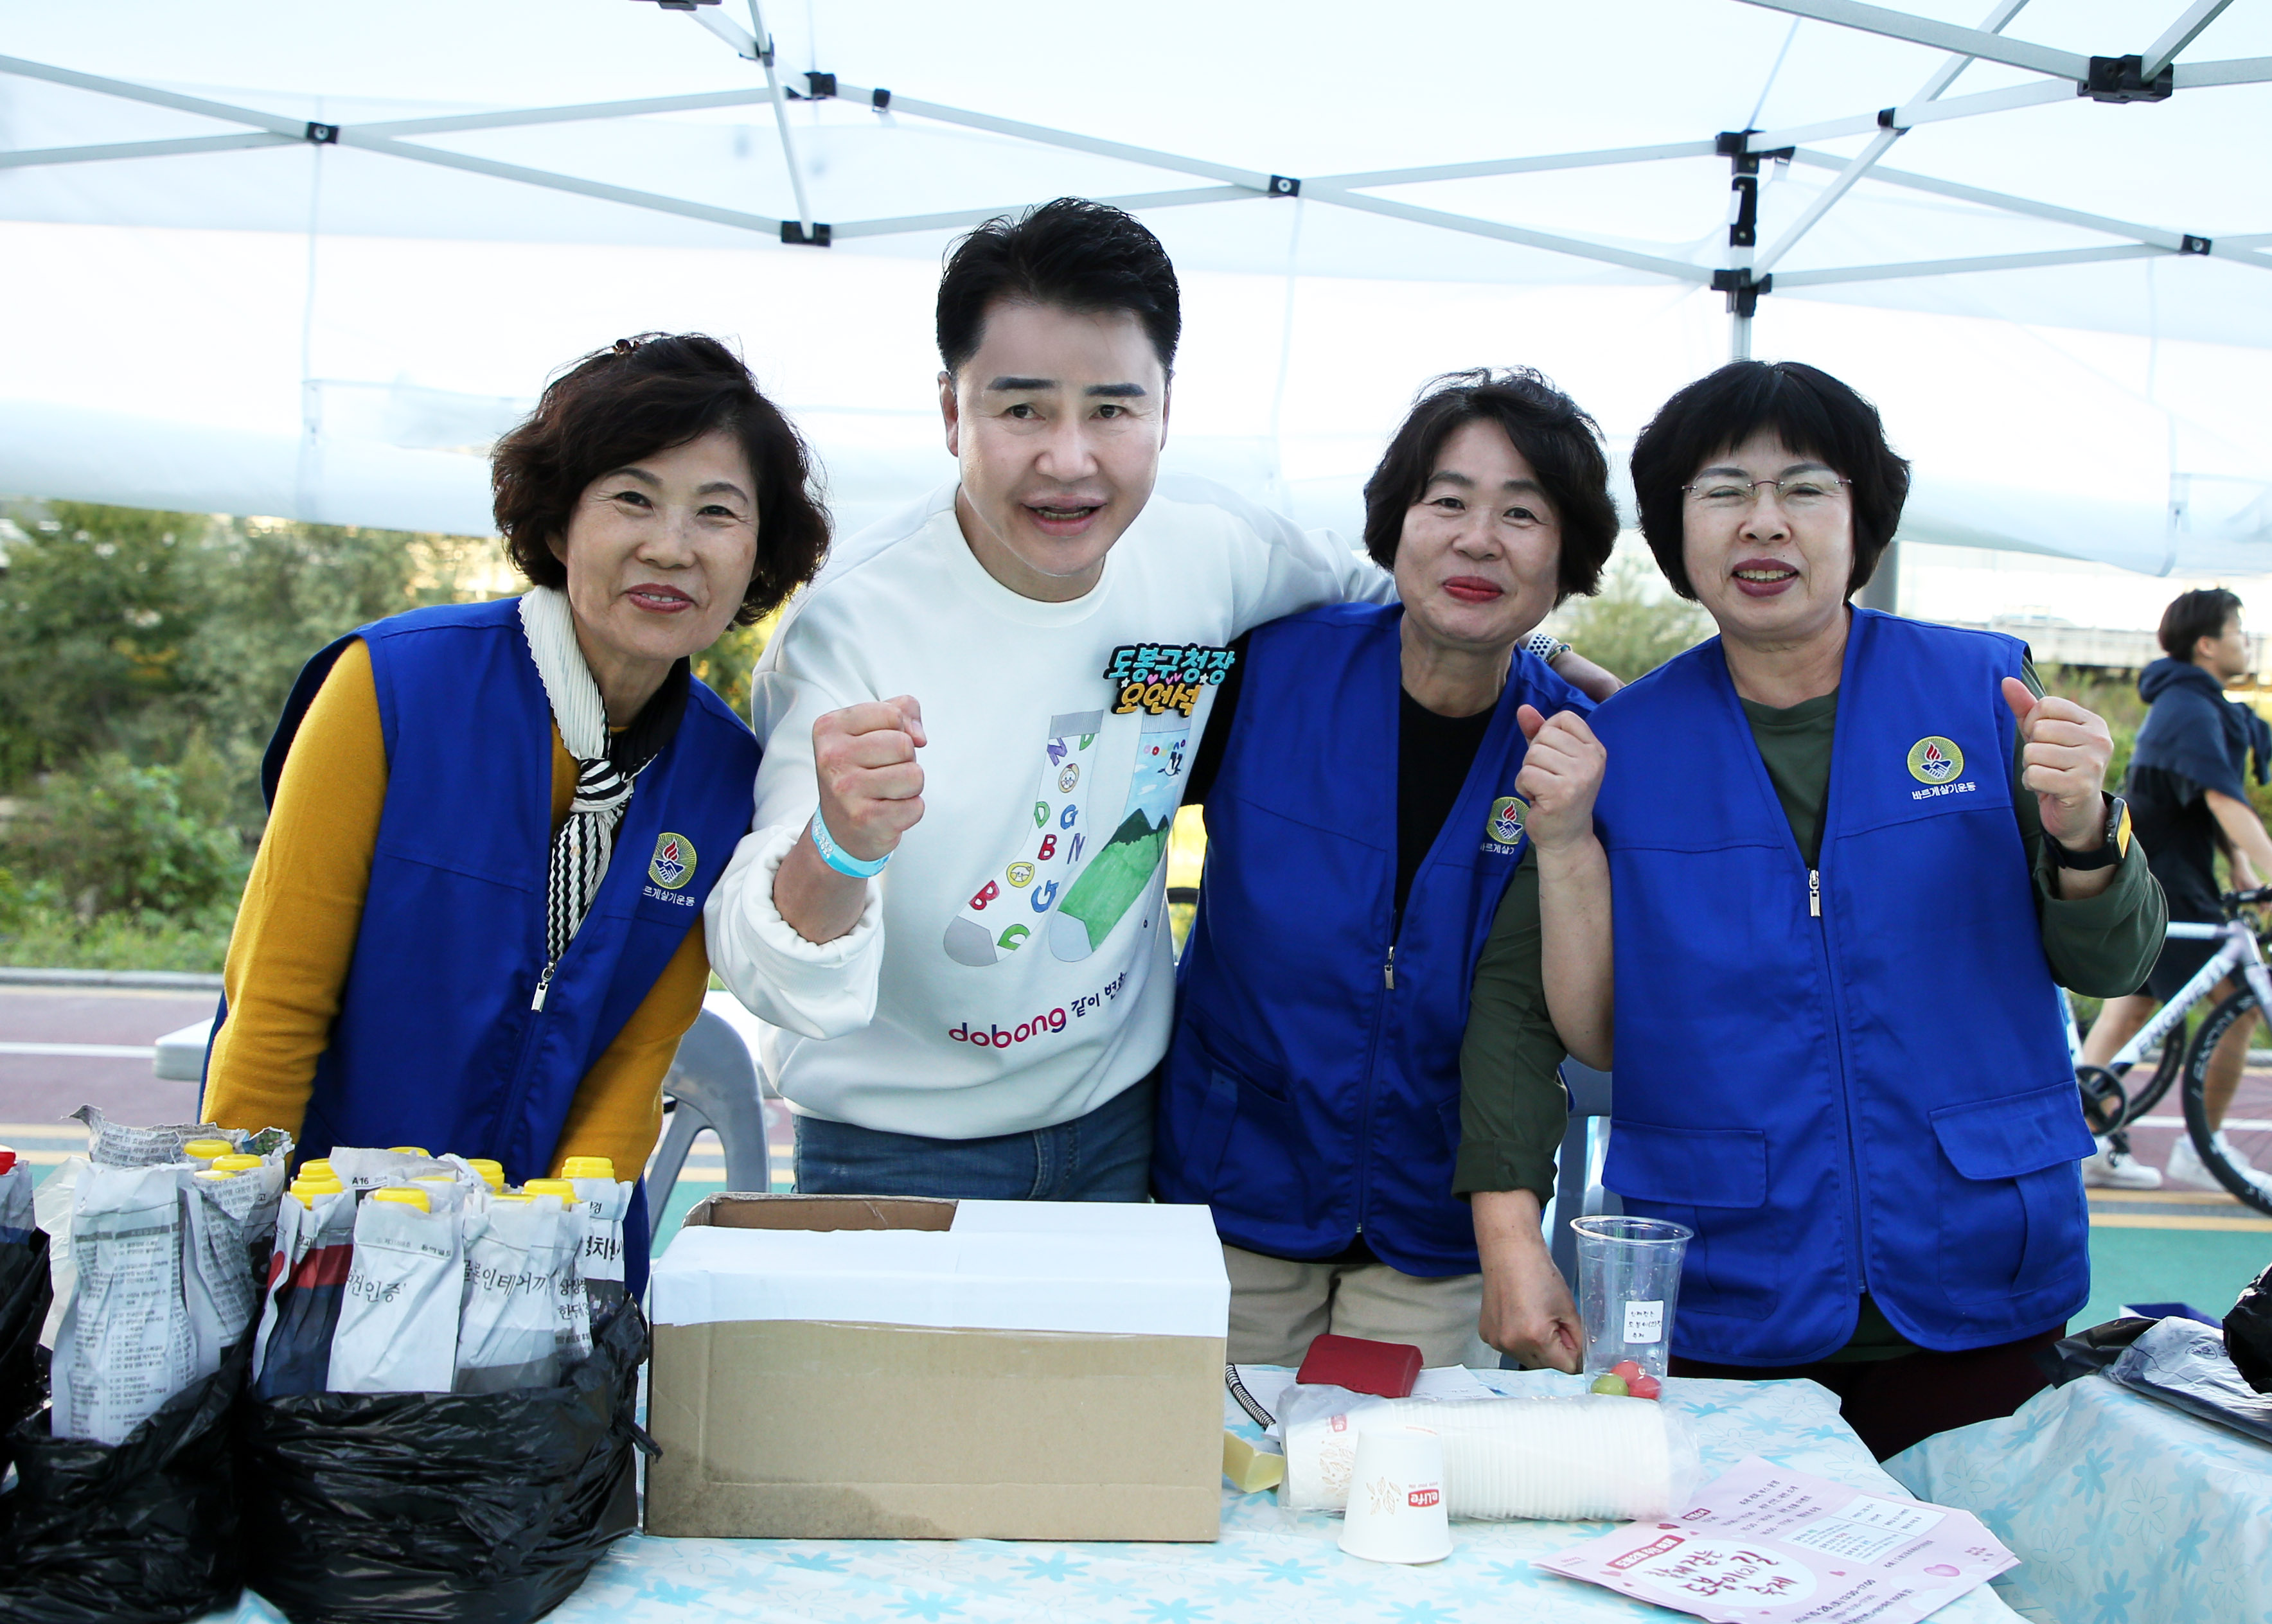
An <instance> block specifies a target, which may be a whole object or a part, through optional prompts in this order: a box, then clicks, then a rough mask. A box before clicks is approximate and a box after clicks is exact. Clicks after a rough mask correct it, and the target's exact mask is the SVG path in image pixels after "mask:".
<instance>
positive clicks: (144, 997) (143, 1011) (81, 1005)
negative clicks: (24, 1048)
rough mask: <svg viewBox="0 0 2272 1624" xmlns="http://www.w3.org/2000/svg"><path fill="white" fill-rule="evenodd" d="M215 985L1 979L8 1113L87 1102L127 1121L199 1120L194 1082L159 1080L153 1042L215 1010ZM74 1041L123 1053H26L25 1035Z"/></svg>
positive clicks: (65, 1108)
mask: <svg viewBox="0 0 2272 1624" xmlns="http://www.w3.org/2000/svg"><path fill="white" fill-rule="evenodd" d="M212 1017H213V995H212V994H210V993H189V994H183V993H174V992H144V991H140V990H138V989H130V988H124V987H99V988H98V987H86V988H81V987H70V988H62V987H9V986H0V1121H5V1122H49V1121H54V1120H55V1119H56V1118H57V1117H60V1116H62V1115H64V1114H66V1113H68V1112H71V1111H75V1110H77V1109H78V1107H79V1106H82V1105H97V1106H101V1107H102V1109H103V1112H104V1114H106V1115H109V1116H113V1117H116V1118H117V1119H118V1120H119V1121H127V1122H193V1121H197V1108H198V1090H197V1085H196V1084H192V1083H161V1082H160V1081H158V1079H157V1078H156V1077H154V1076H152V1075H151V1071H150V1056H149V1054H147V1053H145V1052H142V1051H146V1050H147V1049H148V1048H149V1047H150V1046H151V1045H153V1044H154V1043H155V1042H156V1041H157V1040H158V1039H160V1038H161V1037H162V1036H164V1035H165V1034H166V1033H168V1032H176V1031H179V1030H180V1029H181V1028H182V1027H184V1026H187V1025H189V1024H191V1023H192V1022H196V1021H203V1020H210V1019H211V1018H212ZM49 1044H52V1045H57V1046H64V1045H70V1046H79V1047H93V1048H95V1049H97V1050H98V1051H99V1050H100V1049H102V1048H114V1049H127V1050H132V1051H135V1052H134V1053H131V1054H101V1053H99V1052H98V1053H93V1054H87V1053H79V1054H26V1053H22V1052H20V1051H18V1050H15V1049H14V1048H13V1046H17V1045H49Z"/></svg>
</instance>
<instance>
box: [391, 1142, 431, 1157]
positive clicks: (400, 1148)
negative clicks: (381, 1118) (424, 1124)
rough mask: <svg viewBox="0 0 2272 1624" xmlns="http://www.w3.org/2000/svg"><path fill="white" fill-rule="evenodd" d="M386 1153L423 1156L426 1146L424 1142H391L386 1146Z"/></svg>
mask: <svg viewBox="0 0 2272 1624" xmlns="http://www.w3.org/2000/svg"><path fill="white" fill-rule="evenodd" d="M386 1153H387V1154H388V1155H389V1156H423V1155H425V1154H426V1147H425V1146H424V1145H422V1144H390V1145H388V1146H387V1147H386Z"/></svg>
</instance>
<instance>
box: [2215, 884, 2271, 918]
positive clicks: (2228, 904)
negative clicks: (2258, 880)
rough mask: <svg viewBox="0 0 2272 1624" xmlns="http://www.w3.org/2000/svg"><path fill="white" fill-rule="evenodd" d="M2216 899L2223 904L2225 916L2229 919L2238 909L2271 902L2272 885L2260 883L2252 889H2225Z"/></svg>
mask: <svg viewBox="0 0 2272 1624" xmlns="http://www.w3.org/2000/svg"><path fill="white" fill-rule="evenodd" d="M2217 900H2218V901H2219V902H2221V903H2223V905H2224V916H2225V918H2227V919H2231V917H2232V916H2233V913H2235V912H2236V911H2237V910H2238V909H2241V908H2253V907H2255V906H2257V905H2260V904H2261V903H2268V902H2272V885H2260V886H2258V887H2257V888H2256V889H2255V890H2253V891H2227V892H2225V893H2224V895H2223V896H2222V897H2220V898H2217Z"/></svg>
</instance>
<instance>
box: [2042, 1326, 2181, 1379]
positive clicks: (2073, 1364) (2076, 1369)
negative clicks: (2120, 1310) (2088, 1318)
mask: <svg viewBox="0 0 2272 1624" xmlns="http://www.w3.org/2000/svg"><path fill="white" fill-rule="evenodd" d="M2160 1323H2161V1322H2160V1321H2159V1320H2148V1319H2141V1318H2139V1317H2138V1316H2137V1315H2125V1316H2124V1317H2123V1318H2121V1319H2119V1320H2106V1321H2104V1322H2101V1323H2099V1324H2096V1325H2094V1326H2092V1327H2091V1328H2090V1329H2089V1330H2079V1331H2077V1332H2075V1334H2074V1336H2072V1337H2062V1338H2060V1339H2059V1341H2058V1342H2055V1343H2053V1344H2052V1346H2051V1348H2050V1350H2049V1351H2048V1352H2045V1351H2044V1350H2042V1349H2037V1352H2036V1353H2035V1356H2034V1357H2035V1360H2036V1363H2037V1366H2038V1367H2040V1368H2041V1369H2042V1371H2043V1373H2044V1378H2045V1379H2046V1380H2048V1381H2049V1382H2051V1384H2052V1386H2053V1387H2065V1386H2066V1384H2067V1383H2068V1382H2072V1381H2074V1379H2075V1378H2076V1377H2077V1376H2087V1375H2090V1374H2093V1373H2094V1372H2096V1371H2101V1370H2104V1369H2105V1368H2106V1367H2108V1366H2109V1365H2111V1364H2112V1363H2113V1362H2114V1361H2115V1360H2118V1359H2120V1358H2121V1357H2122V1355H2123V1352H2124V1351H2125V1350H2126V1349H2127V1348H2128V1347H2129V1345H2131V1344H2132V1343H2134V1342H2135V1341H2137V1340H2138V1338H2139V1337H2141V1336H2142V1335H2144V1334H2145V1333H2146V1332H2147V1331H2149V1330H2152V1329H2153V1328H2154V1327H2155V1326H2156V1325H2158V1324H2160Z"/></svg>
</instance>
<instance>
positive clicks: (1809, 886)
mask: <svg viewBox="0 0 2272 1624" xmlns="http://www.w3.org/2000/svg"><path fill="white" fill-rule="evenodd" d="M1806 916H1807V918H1809V919H1817V920H1819V919H1820V918H1821V917H1822V870H1821V869H1820V868H1809V869H1808V870H1807V871H1806ZM536 996H537V999H538V1001H539V1004H540V1007H541V1006H542V1000H543V997H544V989H543V988H542V987H539V988H537V991H536Z"/></svg>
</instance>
